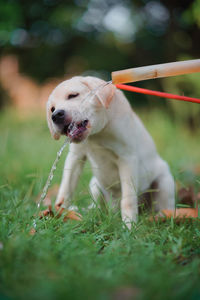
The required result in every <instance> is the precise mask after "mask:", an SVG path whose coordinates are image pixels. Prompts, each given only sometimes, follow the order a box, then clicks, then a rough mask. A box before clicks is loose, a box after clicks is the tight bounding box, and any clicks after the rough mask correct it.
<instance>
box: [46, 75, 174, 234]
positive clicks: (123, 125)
mask: <svg viewBox="0 0 200 300" xmlns="http://www.w3.org/2000/svg"><path fill="white" fill-rule="evenodd" d="M47 121H48V126H49V129H50V132H51V135H52V136H53V138H54V139H56V140H58V139H59V138H60V136H61V135H66V136H68V137H69V138H70V141H71V143H70V147H69V153H68V155H67V158H66V161H65V166H64V171H63V177H62V182H61V185H60V188H59V191H58V195H57V199H56V203H55V205H56V207H61V206H65V207H68V206H69V204H70V200H71V198H72V195H73V192H74V190H75V189H76V186H77V183H78V179H79V176H80V174H81V171H82V169H83V166H84V163H85V161H86V159H88V160H89V162H90V164H91V168H92V172H93V177H92V179H91V181H90V184H89V188H90V192H91V195H92V197H93V199H94V202H96V203H97V201H98V200H99V199H100V198H101V200H102V199H103V201H110V200H111V199H112V202H113V203H115V202H116V203H117V200H119V199H121V200H120V207H121V217H122V220H123V222H124V223H125V224H126V225H127V227H128V228H129V229H130V228H131V226H132V224H133V223H134V222H136V221H137V217H138V199H139V197H138V196H139V195H141V194H142V193H144V192H145V191H146V190H148V189H149V188H150V187H151V186H152V184H153V185H154V186H155V184H156V187H157V192H156V193H154V194H155V195H154V197H155V199H154V203H155V210H156V211H161V210H162V209H174V206H175V200H174V194H175V186H174V179H173V177H172V175H171V173H170V170H169V166H168V164H167V163H166V162H165V161H164V160H163V159H162V158H161V157H160V156H159V155H158V153H157V150H156V147H155V144H154V142H153V140H152V138H151V136H150V135H149V133H148V132H147V130H146V129H145V127H144V125H143V124H142V122H141V120H140V119H139V117H138V116H137V115H136V114H135V113H134V111H133V110H132V108H131V106H130V104H129V102H128V101H127V99H126V97H125V96H124V94H123V93H122V92H121V91H120V90H119V89H117V88H116V87H115V86H114V85H113V84H111V83H110V84H106V82H105V81H103V80H101V79H99V78H96V77H91V76H87V77H82V76H76V77H73V78H71V79H69V80H66V81H63V82H62V83H60V84H59V85H58V86H57V87H56V88H55V89H54V90H53V91H52V93H51V95H50V96H49V99H48V102H47Z"/></svg>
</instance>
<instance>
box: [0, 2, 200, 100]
mask: <svg viewBox="0 0 200 300" xmlns="http://www.w3.org/2000/svg"><path fill="white" fill-rule="evenodd" d="M199 11H200V1H199V0H194V1H190V0H183V1H181V2H180V1H178V0H164V1H162V2H161V1H158V0H135V1H133V0H132V1H131V0H125V1H124V0H123V1H122V0H101V1H99V0H74V1H72V0H68V1H62V0H43V1H41V0H34V1H33V0H29V1H26V0H7V1H6V2H5V1H3V0H0V55H5V54H7V53H12V54H16V55H17V56H18V58H19V60H20V68H21V70H22V72H24V73H26V74H28V75H29V76H31V77H33V78H34V79H35V80H37V81H39V82H43V81H45V80H46V79H47V78H49V77H59V76H64V75H65V76H72V75H75V74H81V73H84V74H92V75H97V76H100V77H103V78H104V79H110V72H111V71H114V70H119V69H124V68H128V67H133V66H142V65H148V64H154V63H164V62H170V61H176V60H180V59H190V58H196V57H198V55H199V53H200V43H199V34H200V17H199V16H200V14H199ZM137 85H139V86H145V87H147V88H154V89H160V90H161V89H163V88H165V86H164V83H163V81H161V80H156V81H148V82H145V83H144V82H142V83H138V84H137ZM184 88H185V86H184V85H183V93H184ZM186 89H187V88H186ZM169 92H170V91H169ZM195 92H196V89H195ZM199 93H200V92H199ZM191 94H192V93H191ZM192 96H198V95H192ZM134 98H135V99H140V101H139V102H140V103H142V101H141V100H142V99H145V97H144V96H143V97H141V96H139V95H134Z"/></svg>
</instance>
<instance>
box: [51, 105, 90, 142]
mask: <svg viewBox="0 0 200 300" xmlns="http://www.w3.org/2000/svg"><path fill="white" fill-rule="evenodd" d="M51 118H52V121H53V122H54V124H55V125H57V126H58V128H59V130H60V131H61V133H62V134H64V135H67V136H68V137H69V138H70V140H71V141H74V142H81V141H82V140H83V139H84V138H85V136H86V132H87V129H88V128H89V127H90V126H89V121H88V120H83V121H80V122H74V121H72V118H71V117H69V116H67V114H66V112H65V111H64V110H62V109H58V110H56V111H55V112H54V113H53V114H52V117H51Z"/></svg>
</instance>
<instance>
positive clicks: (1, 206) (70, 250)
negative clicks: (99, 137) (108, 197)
mask: <svg viewBox="0 0 200 300" xmlns="http://www.w3.org/2000/svg"><path fill="white" fill-rule="evenodd" d="M189 105H193V104H189ZM138 114H139V115H140V116H141V118H142V120H143V121H144V123H145V125H146V127H147V128H148V130H149V131H150V133H151V134H152V136H153V138H154V140H155V142H156V145H157V148H158V151H159V153H160V154H161V156H162V157H163V158H164V159H166V160H167V161H168V163H169V165H170V168H171V170H172V173H173V175H174V177H175V180H176V183H177V187H178V188H180V187H187V186H189V185H192V186H193V187H194V189H195V192H198V190H199V184H200V162H199V149H200V139H199V133H200V131H198V132H195V133H191V132H190V131H189V130H188V129H187V128H186V126H184V124H183V123H180V122H175V121H174V120H173V119H172V118H170V116H169V115H168V114H167V113H165V112H164V111H160V110H153V111H152V112H149V111H142V110H140V111H138ZM0 132H1V136H0V139H1V147H0V216H1V217H0V299H26V300H27V299H30V300H31V299H48V300H51V299H125V300H127V299H162V300H164V299H176V300H177V299H181V300H182V299H192V300H196V299H200V284H199V282H200V222H199V221H198V220H196V221H194V222H190V221H187V222H185V223H182V224H179V225H177V224H175V223H174V221H173V220H168V221H167V222H166V223H161V222H160V223H154V222H152V223H151V222H150V221H149V219H148V216H147V215H145V214H144V215H142V216H140V218H139V222H138V223H137V225H136V226H135V227H134V228H133V229H132V231H128V229H126V228H124V226H123V224H122V222H121V219H120V213H114V212H113V211H112V210H111V208H110V207H108V213H107V214H105V213H104V212H102V211H101V210H99V209H98V208H95V209H93V210H91V211H86V210H84V207H85V206H86V205H87V204H88V203H89V202H90V201H91V199H90V195H89V192H88V187H87V184H88V181H89V178H90V176H91V171H90V166H89V164H87V165H86V167H85V169H84V174H83V175H82V177H81V180H80V184H79V186H78V189H77V191H76V195H75V197H74V203H76V204H77V205H78V206H79V208H80V212H81V213H82V214H83V221H82V222H79V223H78V222H73V221H71V222H67V223H63V221H62V219H54V218H51V219H47V220H44V219H42V220H39V221H37V232H36V233H35V234H34V235H30V233H29V232H30V230H31V228H32V227H33V215H34V213H35V212H36V204H35V200H36V198H37V196H38V195H39V193H41V190H42V187H43V185H44V183H45V181H46V179H47V176H48V173H49V170H50V167H51V165H52V162H53V161H54V159H55V156H56V152H57V151H58V150H59V148H60V147H61V145H62V143H63V142H64V140H63V139H62V140H61V141H59V142H55V141H54V140H53V139H51V137H50V134H49V132H48V128H47V125H46V121H45V116H44V115H36V116H35V115H32V116H30V115H29V116H28V117H27V116H19V115H18V114H17V113H16V112H15V111H13V110H6V111H3V112H1V114H0ZM65 153H66V150H65ZM64 156H65V155H63V156H62V158H61V161H60V162H59V165H58V168H57V170H56V174H55V178H54V180H53V184H55V183H59V182H60V177H61V174H62V167H63V162H64Z"/></svg>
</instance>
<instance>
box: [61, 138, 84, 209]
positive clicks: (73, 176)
mask: <svg viewBox="0 0 200 300" xmlns="http://www.w3.org/2000/svg"><path fill="white" fill-rule="evenodd" d="M85 160H86V155H85V151H84V148H83V147H81V146H80V145H76V144H71V145H70V149H69V153H68V155H67V158H66V160H65V166H64V170H63V177H62V181H61V185H60V188H59V191H58V195H57V199H56V203H55V206H56V207H57V208H59V207H60V206H61V205H62V204H64V206H65V207H66V208H67V207H68V206H69V201H70V199H71V197H72V195H73V192H74V190H75V188H76V186H77V183H78V179H79V177H80V174H81V171H82V169H83V166H84V163H85Z"/></svg>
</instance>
